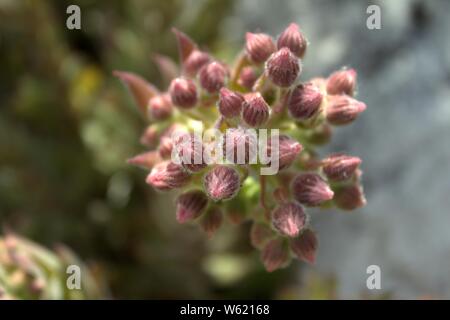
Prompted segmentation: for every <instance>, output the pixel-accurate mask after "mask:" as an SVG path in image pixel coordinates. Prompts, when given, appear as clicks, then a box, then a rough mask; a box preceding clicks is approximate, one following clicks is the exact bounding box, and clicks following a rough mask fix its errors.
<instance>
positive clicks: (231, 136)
mask: <svg viewBox="0 0 450 320" xmlns="http://www.w3.org/2000/svg"><path fill="white" fill-rule="evenodd" d="M257 139H258V138H257V136H256V133H255V132H253V133H252V132H251V131H249V130H245V129H242V128H231V129H227V131H226V133H225V137H224V141H223V143H224V144H223V150H224V154H225V157H226V159H227V160H228V161H230V162H231V163H233V164H249V163H253V162H254V160H255V159H256V156H257V143H258V140H257Z"/></svg>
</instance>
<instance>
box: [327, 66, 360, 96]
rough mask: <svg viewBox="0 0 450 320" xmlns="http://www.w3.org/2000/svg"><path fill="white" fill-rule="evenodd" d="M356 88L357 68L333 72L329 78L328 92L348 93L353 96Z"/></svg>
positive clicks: (335, 93)
mask: <svg viewBox="0 0 450 320" xmlns="http://www.w3.org/2000/svg"><path fill="white" fill-rule="evenodd" d="M355 88H356V71H355V69H345V70H340V71H336V72H334V73H332V74H331V75H330V76H329V77H328V80H327V92H328V94H330V95H339V94H346V95H349V96H353V94H354V92H355Z"/></svg>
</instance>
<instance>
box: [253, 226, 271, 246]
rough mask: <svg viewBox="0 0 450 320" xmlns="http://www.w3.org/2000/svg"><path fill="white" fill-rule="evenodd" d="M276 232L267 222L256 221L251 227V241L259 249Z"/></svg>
mask: <svg viewBox="0 0 450 320" xmlns="http://www.w3.org/2000/svg"><path fill="white" fill-rule="evenodd" d="M274 236H275V233H274V232H273V231H272V229H270V228H269V227H268V226H267V225H266V224H263V223H260V222H254V223H253V224H252V228H251V229H250V242H251V244H252V246H254V247H255V248H257V249H262V248H264V246H265V245H266V244H267V242H268V241H269V240H271V239H273V237H274Z"/></svg>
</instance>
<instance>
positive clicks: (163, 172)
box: [146, 161, 190, 191]
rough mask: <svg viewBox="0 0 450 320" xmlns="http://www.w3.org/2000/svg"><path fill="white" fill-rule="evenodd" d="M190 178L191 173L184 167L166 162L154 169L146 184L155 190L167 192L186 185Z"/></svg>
mask: <svg viewBox="0 0 450 320" xmlns="http://www.w3.org/2000/svg"><path fill="white" fill-rule="evenodd" d="M189 178H190V175H189V173H188V172H186V171H185V170H184V169H183V167H182V166H180V165H178V164H175V163H173V162H171V161H164V162H161V163H159V164H157V165H156V166H154V167H153V169H152V171H151V172H150V174H149V175H148V176H147V179H146V182H147V183H148V184H149V185H151V186H153V187H154V188H155V189H158V190H161V191H165V190H171V189H175V188H180V187H182V186H184V185H186V184H187V182H188V181H189Z"/></svg>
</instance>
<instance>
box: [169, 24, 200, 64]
mask: <svg viewBox="0 0 450 320" xmlns="http://www.w3.org/2000/svg"><path fill="white" fill-rule="evenodd" d="M172 32H173V33H174V34H175V37H176V39H177V45H178V53H179V55H180V60H181V63H183V62H184V61H186V59H187V58H188V57H189V55H190V54H191V53H192V52H193V51H194V50H195V49H196V48H197V44H196V43H195V42H194V41H192V39H191V38H190V37H189V36H188V35H187V34H185V33H183V32H181V31H180V30H178V29H176V28H172Z"/></svg>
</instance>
